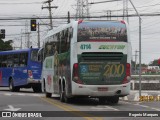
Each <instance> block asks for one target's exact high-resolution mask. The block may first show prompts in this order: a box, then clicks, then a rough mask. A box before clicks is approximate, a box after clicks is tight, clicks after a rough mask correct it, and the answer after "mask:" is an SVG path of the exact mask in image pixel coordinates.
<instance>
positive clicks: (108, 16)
mask: <svg viewBox="0 0 160 120" xmlns="http://www.w3.org/2000/svg"><path fill="white" fill-rule="evenodd" d="M111 14H112V11H111V10H107V20H111Z"/></svg>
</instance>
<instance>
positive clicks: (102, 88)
mask: <svg viewBox="0 0 160 120" xmlns="http://www.w3.org/2000/svg"><path fill="white" fill-rule="evenodd" d="M98 91H108V88H107V87H98Z"/></svg>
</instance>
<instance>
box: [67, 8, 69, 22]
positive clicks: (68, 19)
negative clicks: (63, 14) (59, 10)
mask: <svg viewBox="0 0 160 120" xmlns="http://www.w3.org/2000/svg"><path fill="white" fill-rule="evenodd" d="M67 22H68V23H70V12H69V11H68V20H67Z"/></svg>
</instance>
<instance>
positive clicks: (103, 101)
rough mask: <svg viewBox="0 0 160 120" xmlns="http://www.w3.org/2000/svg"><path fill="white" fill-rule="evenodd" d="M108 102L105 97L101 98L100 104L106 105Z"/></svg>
mask: <svg viewBox="0 0 160 120" xmlns="http://www.w3.org/2000/svg"><path fill="white" fill-rule="evenodd" d="M106 101H107V98H104V97H102V98H99V103H100V104H105V103H106Z"/></svg>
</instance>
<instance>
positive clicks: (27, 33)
mask: <svg viewBox="0 0 160 120" xmlns="http://www.w3.org/2000/svg"><path fill="white" fill-rule="evenodd" d="M25 41H26V44H27V48H29V47H30V32H28V21H26V23H25Z"/></svg>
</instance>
